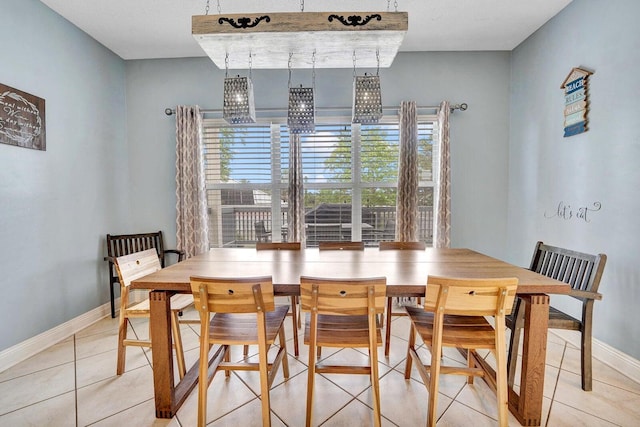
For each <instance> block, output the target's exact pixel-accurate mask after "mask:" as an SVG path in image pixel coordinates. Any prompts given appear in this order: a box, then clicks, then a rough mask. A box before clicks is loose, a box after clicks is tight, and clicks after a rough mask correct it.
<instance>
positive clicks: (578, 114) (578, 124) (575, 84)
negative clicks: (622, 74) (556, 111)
mask: <svg viewBox="0 0 640 427" xmlns="http://www.w3.org/2000/svg"><path fill="white" fill-rule="evenodd" d="M591 74H593V72H591V71H588V70H585V69H582V68H577V67H576V68H573V69H572V70H571V72H570V73H569V75H568V76H567V78H566V79H564V82H562V86H560V89H563V90H564V136H565V138H566V137H568V136H573V135H577V134H579V133H583V132H586V131H588V130H589V127H588V124H589V117H588V113H589V76H590V75H591Z"/></svg>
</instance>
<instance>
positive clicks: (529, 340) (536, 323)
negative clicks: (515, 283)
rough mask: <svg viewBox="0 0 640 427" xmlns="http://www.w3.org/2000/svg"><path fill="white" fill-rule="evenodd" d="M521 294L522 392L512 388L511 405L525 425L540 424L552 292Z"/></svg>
mask: <svg viewBox="0 0 640 427" xmlns="http://www.w3.org/2000/svg"><path fill="white" fill-rule="evenodd" d="M519 296H520V298H522V300H523V301H524V303H525V312H524V313H525V314H524V337H523V340H522V341H523V348H522V372H521V374H520V393H519V395H516V394H515V392H513V390H510V392H509V407H510V409H511V412H512V413H513V414H514V415H515V417H516V418H517V419H518V421H519V422H520V424H522V425H523V426H539V425H540V424H541V422H542V401H543V392H544V375H545V374H544V372H545V364H546V355H547V330H548V324H549V295H545V294H530V295H519ZM514 351H517V349H514Z"/></svg>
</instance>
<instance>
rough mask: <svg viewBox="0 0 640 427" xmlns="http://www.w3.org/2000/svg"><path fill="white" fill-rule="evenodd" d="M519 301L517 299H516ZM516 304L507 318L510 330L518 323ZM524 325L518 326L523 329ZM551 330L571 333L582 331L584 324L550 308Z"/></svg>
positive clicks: (506, 321) (506, 322)
mask: <svg viewBox="0 0 640 427" xmlns="http://www.w3.org/2000/svg"><path fill="white" fill-rule="evenodd" d="M516 301H517V298H516ZM516 308H517V307H516V302H514V304H513V310H512V311H511V314H510V315H508V316H505V318H504V320H505V324H506V325H507V327H508V328H509V329H512V330H513V329H514V327H515V325H514V323H515V321H516ZM522 327H523V325H518V328H522ZM548 327H549V329H565V330H570V331H581V330H582V322H581V321H580V320H578V319H576V318H575V317H572V316H570V315H568V314H567V313H564V312H562V311H560V310H558V309H557V308H554V307H549V326H548Z"/></svg>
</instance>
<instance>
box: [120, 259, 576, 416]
mask: <svg viewBox="0 0 640 427" xmlns="http://www.w3.org/2000/svg"><path fill="white" fill-rule="evenodd" d="M303 275H304V276H315V277H330V278H366V277H380V276H384V277H386V278H387V296H389V297H416V296H424V293H425V285H426V283H427V277H428V276H429V275H436V276H448V277H462V278H465V277H466V278H472V277H478V278H491V277H516V278H518V290H517V293H518V296H519V297H521V298H522V300H523V301H524V303H525V327H524V337H523V355H522V370H521V377H520V388H519V393H517V392H516V391H515V390H513V389H510V390H509V409H510V410H511V412H512V413H513V414H514V415H515V417H516V418H517V419H518V421H519V422H520V423H521V424H522V425H527V426H534V425H540V423H541V419H542V400H543V386H544V371H545V357H546V346H547V321H548V316H549V294H567V293H569V290H570V287H569V285H567V284H565V283H563V282H559V281H556V280H553V279H550V278H548V277H546V276H543V275H540V274H538V273H534V272H532V271H530V270H527V269H525V268H522V267H518V266H515V265H512V264H509V263H507V262H504V261H501V260H499V259H496V258H493V257H490V256H487V255H484V254H481V253H479V252H476V251H473V250H471V249H463V248H447V249H435V248H428V249H426V250H424V251H414V250H398V251H380V250H378V248H366V249H365V250H364V251H339V250H338V251H320V250H318V248H306V249H302V250H300V251H286V250H283V251H278V250H273V251H256V250H255V248H213V249H211V250H209V251H208V252H206V253H204V254H201V255H197V256H194V257H192V258H189V259H187V260H185V261H182V262H179V263H177V264H174V265H172V266H170V267H167V268H164V269H162V270H160V271H157V272H155V273H152V274H150V275H148V276H145V277H143V278H140V279H137V280H135V281H133V283H132V284H131V288H133V289H148V290H149V291H150V292H149V299H150V309H151V318H150V319H151V320H150V322H151V341H152V346H153V351H152V357H153V381H154V393H155V406H156V417H158V418H171V417H173V416H174V415H175V414H176V412H177V410H178V408H180V406H181V405H182V403H183V402H184V401H185V399H186V398H187V396H188V395H189V393H190V392H191V391H192V390H193V388H194V387H195V386H196V384H197V381H198V363H197V362H196V363H195V364H194V365H193V366H192V367H191V368H190V369H189V370H188V371H187V374H186V375H185V376H184V377H183V378H182V380H180V381H176V379H175V377H174V371H173V352H172V337H171V327H170V326H171V320H170V310H169V307H170V304H169V301H170V298H171V296H172V295H173V294H174V293H190V292H191V288H190V278H191V277H192V276H204V277H252V276H271V277H272V280H273V284H274V292H275V294H276V295H281V296H286V295H289V296H290V295H299V293H300V285H299V284H300V276H303ZM473 360H474V363H475V364H476V365H477V366H478V367H481V368H483V369H484V370H485V372H486V373H487V375H485V376H484V378H485V380H486V382H487V384H488V385H489V386H490V387H491V388H493V389H494V390H495V372H494V370H493V369H492V367H491V366H490V365H489V364H488V363H487V362H486V361H485V360H484V359H483V358H482V357H479V356H478V355H477V354H475V353H474V354H473Z"/></svg>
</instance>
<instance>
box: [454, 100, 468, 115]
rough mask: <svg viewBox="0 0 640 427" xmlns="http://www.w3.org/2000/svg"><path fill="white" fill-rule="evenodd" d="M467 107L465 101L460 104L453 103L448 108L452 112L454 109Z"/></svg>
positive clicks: (462, 109) (463, 109)
mask: <svg viewBox="0 0 640 427" xmlns="http://www.w3.org/2000/svg"><path fill="white" fill-rule="evenodd" d="M468 107H469V106H468V105H467V103H466V102H463V103H462V104H455V105H452V106H451V107H450V109H449V110H450V111H451V112H452V113H453V112H454V111H455V110H460V111H466V110H467V108H468Z"/></svg>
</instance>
